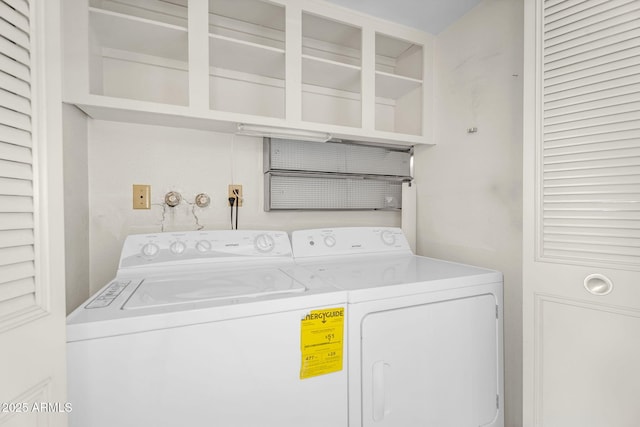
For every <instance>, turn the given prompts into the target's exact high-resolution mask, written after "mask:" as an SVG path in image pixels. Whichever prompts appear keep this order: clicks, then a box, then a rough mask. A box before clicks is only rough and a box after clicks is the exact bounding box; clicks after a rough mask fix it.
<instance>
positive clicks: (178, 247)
mask: <svg viewBox="0 0 640 427" xmlns="http://www.w3.org/2000/svg"><path fill="white" fill-rule="evenodd" d="M185 249H187V245H185V244H184V243H182V242H180V241H177V242H173V243H172V244H171V246H169V250H170V251H171V253H173V254H176V255H180V254H181V253H183V252H184V251H185Z"/></svg>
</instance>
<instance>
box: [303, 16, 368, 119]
mask: <svg viewBox="0 0 640 427" xmlns="http://www.w3.org/2000/svg"><path fill="white" fill-rule="evenodd" d="M302 83H303V87H302V119H303V120H304V121H310V122H317V123H327V124H335V125H340V126H352V127H359V126H360V125H361V121H362V96H361V92H362V30H361V29H360V28H358V27H355V26H353V25H349V24H346V23H343V22H339V21H336V20H332V19H327V18H326V17H320V16H317V15H314V14H311V13H304V12H303V13H302Z"/></svg>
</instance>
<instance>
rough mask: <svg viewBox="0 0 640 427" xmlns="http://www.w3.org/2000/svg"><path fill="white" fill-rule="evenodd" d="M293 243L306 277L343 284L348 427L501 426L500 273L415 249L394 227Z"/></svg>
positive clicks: (325, 233)
mask: <svg viewBox="0 0 640 427" xmlns="http://www.w3.org/2000/svg"><path fill="white" fill-rule="evenodd" d="M292 242H293V251H294V258H295V259H296V263H297V264H299V265H301V266H303V267H304V268H305V269H306V270H307V272H308V275H309V276H308V278H307V283H313V282H314V281H315V280H321V281H323V282H324V283H326V284H330V285H332V286H335V287H337V288H340V289H343V290H345V291H347V292H348V301H349V304H348V310H349V317H348V325H349V327H348V335H349V336H348V345H349V421H350V424H349V425H350V426H365V427H370V426H371V427H373V426H389V427H406V426H422V425H424V426H439V427H466V426H468V427H478V426H494V427H502V426H503V425H504V411H503V407H504V404H503V372H502V366H503V359H502V346H503V343H502V275H501V274H500V273H499V272H496V271H492V270H486V269H481V268H477V267H472V266H468V265H462V264H457V263H452V262H447V261H442V260H436V259H431V258H425V257H420V256H415V255H413V254H412V253H411V251H410V249H409V246H408V243H407V241H406V239H405V238H404V236H403V234H402V231H401V230H399V229H395V228H366V227H363V228H337V229H323V230H302V231H298V232H294V233H293V236H292ZM311 278H313V280H311ZM301 280H304V279H301Z"/></svg>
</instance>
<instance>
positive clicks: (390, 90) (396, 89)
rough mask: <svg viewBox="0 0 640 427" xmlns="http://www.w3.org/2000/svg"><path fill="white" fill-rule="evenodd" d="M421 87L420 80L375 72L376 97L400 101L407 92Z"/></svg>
mask: <svg viewBox="0 0 640 427" xmlns="http://www.w3.org/2000/svg"><path fill="white" fill-rule="evenodd" d="M420 87H422V80H417V79H412V78H410V77H404V76H398V75H395V74H389V73H384V72H382V71H376V96H378V97H380V98H388V99H394V100H395V99H400V98H402V97H403V96H404V95H406V94H408V93H409V92H411V91H413V90H415V89H418V88H420Z"/></svg>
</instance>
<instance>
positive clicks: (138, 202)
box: [133, 184, 151, 209]
mask: <svg viewBox="0 0 640 427" xmlns="http://www.w3.org/2000/svg"><path fill="white" fill-rule="evenodd" d="M133 209H151V186H150V185H138V184H133Z"/></svg>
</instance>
